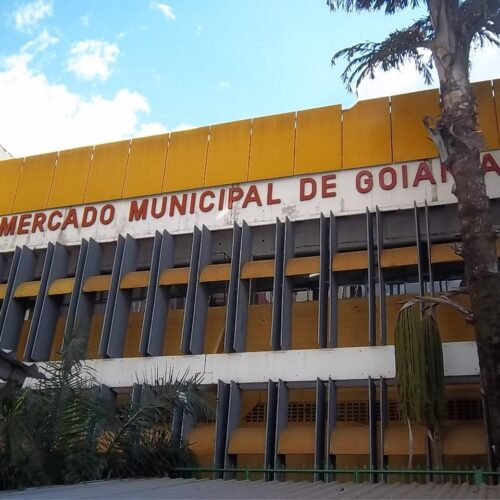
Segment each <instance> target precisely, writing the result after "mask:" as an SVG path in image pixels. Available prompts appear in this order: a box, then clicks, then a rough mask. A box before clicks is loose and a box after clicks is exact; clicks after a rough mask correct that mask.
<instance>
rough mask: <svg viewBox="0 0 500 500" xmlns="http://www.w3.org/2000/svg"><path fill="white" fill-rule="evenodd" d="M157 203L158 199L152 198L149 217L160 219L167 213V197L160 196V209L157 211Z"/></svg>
mask: <svg viewBox="0 0 500 500" xmlns="http://www.w3.org/2000/svg"><path fill="white" fill-rule="evenodd" d="M158 203H159V200H158V198H153V201H152V203H151V215H152V216H153V217H154V218H155V219H160V218H161V217H163V216H164V215H165V214H166V213H167V197H166V196H162V197H161V207H160V209H158ZM145 218H146V215H145V216H144V219H145Z"/></svg>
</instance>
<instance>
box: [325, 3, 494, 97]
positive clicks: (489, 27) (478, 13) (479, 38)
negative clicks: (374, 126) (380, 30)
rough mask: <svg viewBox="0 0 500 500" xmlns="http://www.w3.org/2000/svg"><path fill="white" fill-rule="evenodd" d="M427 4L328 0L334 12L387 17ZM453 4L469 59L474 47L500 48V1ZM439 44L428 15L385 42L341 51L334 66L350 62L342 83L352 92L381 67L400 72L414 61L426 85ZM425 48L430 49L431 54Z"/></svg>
mask: <svg viewBox="0 0 500 500" xmlns="http://www.w3.org/2000/svg"><path fill="white" fill-rule="evenodd" d="M425 3H426V2H424V1H423V0H327V5H328V6H329V7H330V9H331V10H333V11H335V10H338V9H343V10H346V11H348V12H349V11H376V10H382V11H384V12H385V13H386V14H394V13H396V12H398V11H400V10H403V9H407V8H415V7H418V6H419V5H421V4H425ZM452 4H454V5H456V9H455V11H454V12H453V13H452V14H453V16H452V17H453V22H454V23H455V24H456V26H457V27H458V28H459V31H460V34H461V45H462V47H463V48H464V49H465V50H464V52H465V55H466V56H467V58H468V55H469V50H468V48H469V46H470V45H471V44H479V45H483V44H485V43H488V42H489V43H492V44H494V45H496V46H500V39H499V35H500V13H499V1H498V0H462V1H460V2H459V1H455V2H450V6H451V5H452ZM435 43H436V40H435V26H434V24H433V22H432V20H431V16H430V15H427V16H425V17H423V18H422V19H418V20H417V21H415V22H414V23H413V24H412V25H411V26H408V27H406V28H404V29H400V30H396V31H394V32H393V33H391V34H389V36H388V37H387V38H386V39H385V40H384V41H382V42H376V43H375V42H363V43H358V44H356V45H353V46H351V47H347V48H345V49H342V50H340V51H338V52H337V53H335V54H334V56H333V58H332V64H336V63H337V62H338V61H339V59H346V61H347V66H346V68H345V70H344V72H343V73H342V80H343V82H344V83H345V84H346V85H347V87H348V89H349V90H353V89H356V88H357V87H358V86H359V84H360V83H361V81H362V80H364V79H365V78H367V77H369V78H373V77H374V72H375V70H376V69H378V68H380V69H382V70H383V71H387V70H389V69H400V68H401V66H402V65H403V64H405V63H407V62H413V63H414V64H415V67H416V69H417V70H418V71H419V73H421V74H422V75H423V76H424V79H425V81H426V83H430V82H431V81H432V74H431V70H432V68H433V64H434V62H433V56H432V53H433V52H434V50H435V49H436V45H435ZM425 49H429V50H430V51H431V54H430V53H429V52H426V50H425ZM467 64H468V61H467Z"/></svg>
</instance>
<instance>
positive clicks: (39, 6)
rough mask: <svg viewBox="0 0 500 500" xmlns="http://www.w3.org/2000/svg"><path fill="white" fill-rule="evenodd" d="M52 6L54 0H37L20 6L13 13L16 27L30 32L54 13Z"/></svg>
mask: <svg viewBox="0 0 500 500" xmlns="http://www.w3.org/2000/svg"><path fill="white" fill-rule="evenodd" d="M52 7H53V2H52V0H36V1H35V2H31V3H28V4H26V5H23V6H22V7H19V9H17V10H16V11H15V12H14V14H13V18H14V25H15V27H16V29H18V30H19V31H22V32H25V33H29V32H30V31H31V30H32V29H33V28H34V27H35V26H36V25H37V24H38V23H39V22H40V21H41V20H42V19H44V18H45V17H48V16H51V15H52V13H53V10H52Z"/></svg>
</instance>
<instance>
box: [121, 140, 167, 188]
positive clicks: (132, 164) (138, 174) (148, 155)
mask: <svg viewBox="0 0 500 500" xmlns="http://www.w3.org/2000/svg"><path fill="white" fill-rule="evenodd" d="M168 137H169V135H168V134H162V135H154V136H152V137H141V138H139V139H132V142H131V143H130V154H129V157H128V164H127V171H126V173H125V182H124V184H123V193H122V196H123V198H130V197H132V196H145V195H148V194H156V193H161V189H162V184H163V175H164V172H165V163H166V161H167V150H168Z"/></svg>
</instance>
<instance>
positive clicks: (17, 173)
mask: <svg viewBox="0 0 500 500" xmlns="http://www.w3.org/2000/svg"><path fill="white" fill-rule="evenodd" d="M23 163H24V160H23V159H22V158H15V159H12V160H2V161H1V162H0V214H8V213H10V212H11V211H12V204H13V203H14V198H15V196H16V192H17V187H18V185H19V179H20V178H21V171H22V168H23Z"/></svg>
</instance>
